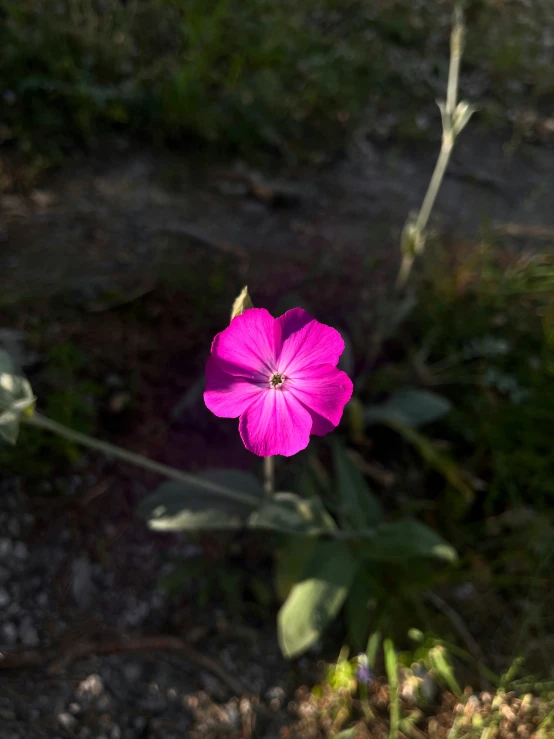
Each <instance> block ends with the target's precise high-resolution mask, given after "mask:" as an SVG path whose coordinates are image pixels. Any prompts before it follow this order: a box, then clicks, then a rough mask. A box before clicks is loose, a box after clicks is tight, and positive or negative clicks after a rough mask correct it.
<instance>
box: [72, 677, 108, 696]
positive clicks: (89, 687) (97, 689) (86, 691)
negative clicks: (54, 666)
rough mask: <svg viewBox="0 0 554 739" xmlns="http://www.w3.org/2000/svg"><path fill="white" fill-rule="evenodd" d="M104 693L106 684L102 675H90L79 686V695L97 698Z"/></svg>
mask: <svg viewBox="0 0 554 739" xmlns="http://www.w3.org/2000/svg"><path fill="white" fill-rule="evenodd" d="M103 692H104V684H103V682H102V678H101V677H100V675H96V674H93V675H89V676H88V677H86V678H85V679H84V680H82V681H81V682H80V683H79V685H78V686H77V695H91V696H94V697H95V698H96V697H98V696H99V695H102V693H103Z"/></svg>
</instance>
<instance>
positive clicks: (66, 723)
mask: <svg viewBox="0 0 554 739" xmlns="http://www.w3.org/2000/svg"><path fill="white" fill-rule="evenodd" d="M58 723H59V725H60V726H61V727H62V729H65V730H66V731H71V730H72V729H74V728H75V726H76V725H77V719H76V718H75V716H72V715H71V714H70V713H68V712H67V711H64V712H63V713H60V714H59V715H58Z"/></svg>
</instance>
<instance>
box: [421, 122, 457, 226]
mask: <svg viewBox="0 0 554 739" xmlns="http://www.w3.org/2000/svg"><path fill="white" fill-rule="evenodd" d="M453 143H454V142H453V139H452V136H448V134H447V132H445V133H444V134H443V138H442V146H441V150H440V154H439V158H438V159H437V163H436V165H435V170H434V172H433V176H432V177H431V182H430V183H429V187H428V188H427V192H426V193H425V199H424V200H423V205H422V206H421V210H420V211H419V215H418V217H417V221H416V225H415V227H416V229H417V230H418V231H419V232H423V231H425V228H426V227H427V221H428V220H429V216H430V215H431V211H432V210H433V206H434V205H435V200H436V199H437V195H438V193H439V190H440V186H441V183H442V180H443V177H444V173H445V172H446V168H447V167H448V162H449V160H450V154H451V153H452V146H453Z"/></svg>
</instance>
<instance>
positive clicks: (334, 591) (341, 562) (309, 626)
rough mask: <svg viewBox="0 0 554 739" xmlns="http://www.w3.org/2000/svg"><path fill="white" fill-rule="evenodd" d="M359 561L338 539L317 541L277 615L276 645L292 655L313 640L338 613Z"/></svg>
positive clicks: (298, 652)
mask: <svg viewBox="0 0 554 739" xmlns="http://www.w3.org/2000/svg"><path fill="white" fill-rule="evenodd" d="M358 567H359V564H358V562H357V561H356V560H355V559H354V556H353V555H352V554H351V552H350V550H349V548H348V547H347V546H346V544H344V542H341V541H327V542H321V543H320V544H319V546H318V547H317V548H316V550H315V552H314V554H313V557H312V560H311V562H310V564H309V565H308V567H307V572H306V577H305V578H304V579H302V580H301V581H300V582H298V583H297V584H296V585H295V586H294V587H293V588H292V590H291V591H290V594H289V596H288V598H287V600H286V601H285V603H284V604H283V606H282V607H281V610H280V611H279V615H278V616H277V627H278V633H279V645H280V647H281V651H282V652H283V654H284V655H285V657H294V656H296V655H298V654H300V653H302V652H304V651H305V650H306V649H308V648H309V647H310V646H311V645H312V644H313V643H314V642H316V641H317V640H318V639H319V638H320V636H321V635H322V633H323V632H324V630H325V629H326V628H327V626H328V625H329V624H330V623H331V621H333V620H334V619H335V618H336V616H337V615H338V613H339V611H340V609H341V608H342V605H343V603H344V601H345V599H346V596H347V595H348V590H349V588H350V586H351V584H352V582H353V581H354V578H355V576H356V573H357V571H358Z"/></svg>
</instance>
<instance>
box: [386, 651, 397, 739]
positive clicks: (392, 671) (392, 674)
mask: <svg viewBox="0 0 554 739" xmlns="http://www.w3.org/2000/svg"><path fill="white" fill-rule="evenodd" d="M383 652H384V654H385V670H386V672H387V678H388V681H389V713H390V723H389V739H398V733H399V724H400V698H399V696H398V660H397V658H396V651H395V649H394V644H393V641H392V639H385V640H384V641H383Z"/></svg>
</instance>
